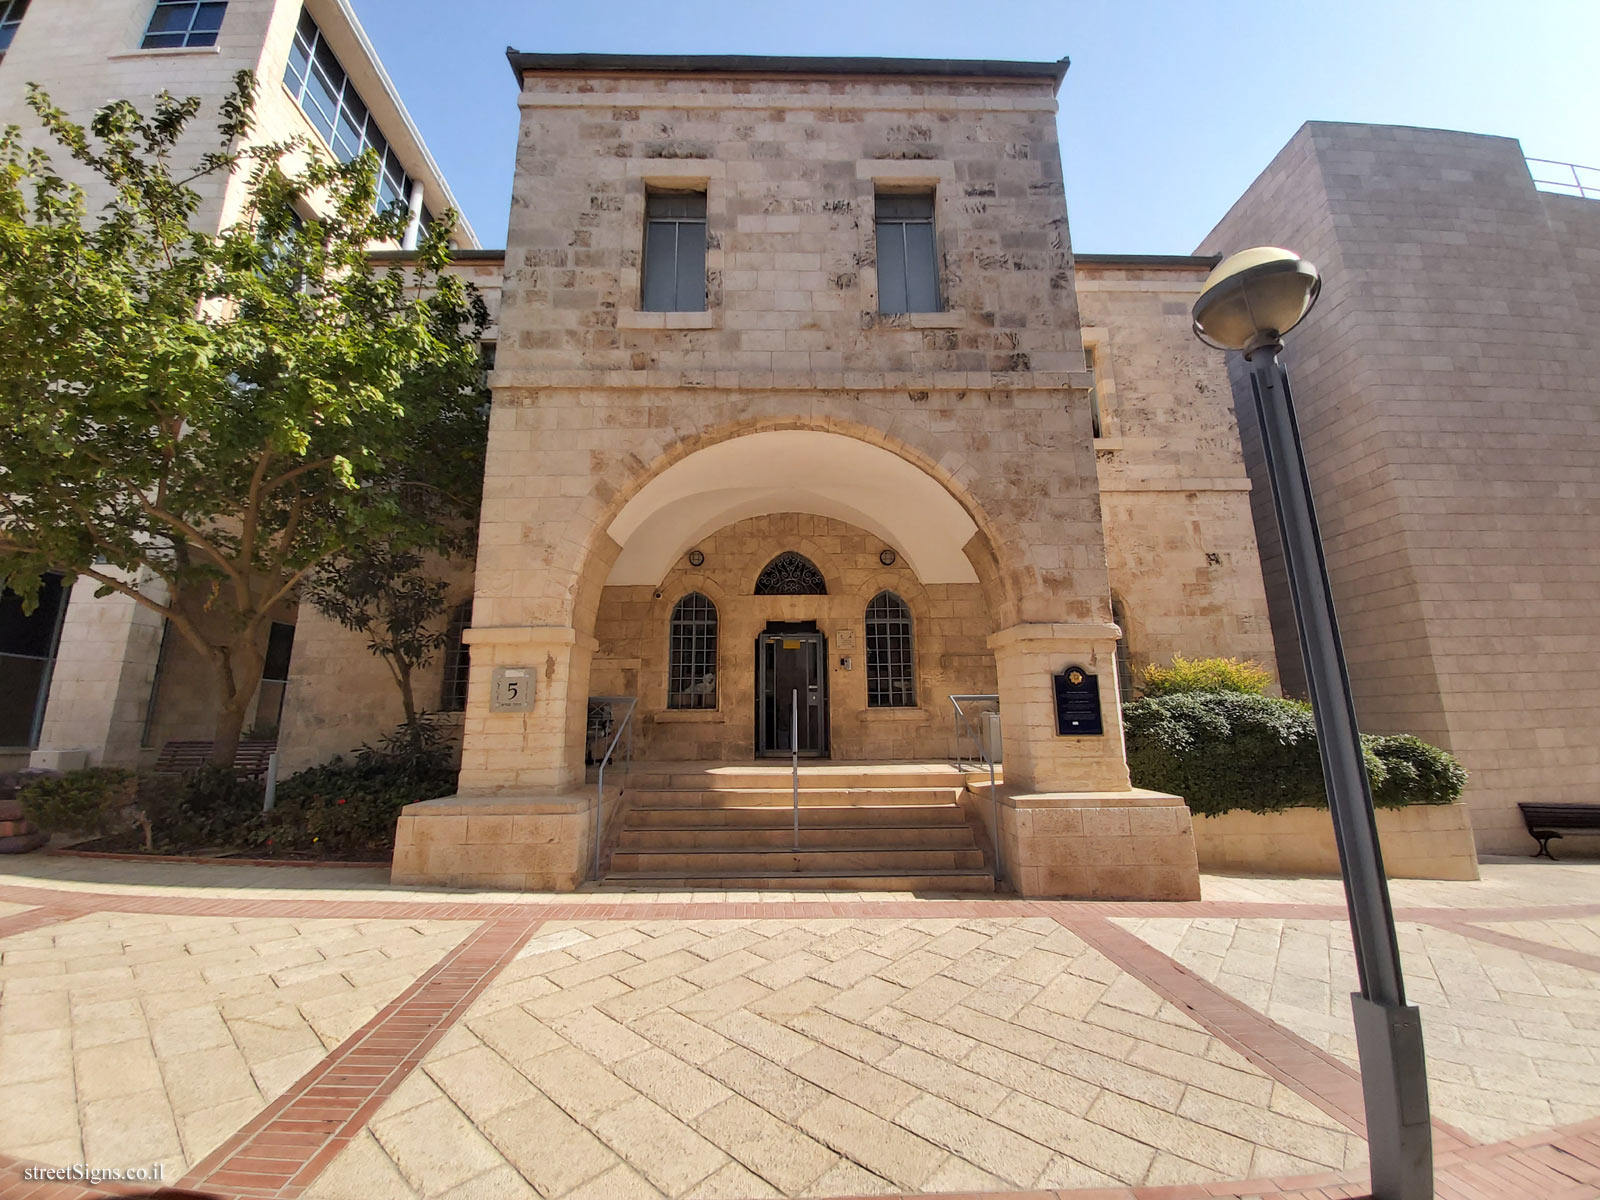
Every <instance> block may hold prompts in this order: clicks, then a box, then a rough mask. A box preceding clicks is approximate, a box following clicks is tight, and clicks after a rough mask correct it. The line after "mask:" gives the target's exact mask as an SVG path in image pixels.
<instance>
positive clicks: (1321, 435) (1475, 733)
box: [1202, 122, 1600, 852]
mask: <svg viewBox="0 0 1600 1200" xmlns="http://www.w3.org/2000/svg"><path fill="white" fill-rule="evenodd" d="M1262 243H1265V244H1279V245H1285V246H1290V247H1293V248H1294V249H1295V250H1296V251H1298V252H1299V253H1301V254H1303V255H1304V256H1305V257H1307V258H1309V259H1311V260H1312V261H1313V262H1315V263H1316V264H1317V265H1318V266H1319V267H1320V268H1321V270H1322V274H1323V281H1324V283H1323V301H1322V303H1321V304H1319V306H1318V307H1317V308H1316V309H1315V310H1314V311H1313V312H1312V314H1311V315H1310V317H1309V318H1308V319H1307V320H1306V321H1305V322H1304V323H1303V324H1302V325H1301V327H1300V328H1298V329H1296V330H1295V331H1294V334H1293V336H1292V337H1291V338H1290V340H1289V344H1288V348H1287V352H1286V355H1285V360H1286V361H1287V363H1288V365H1289V369H1290V372H1291V376H1292V383H1293V387H1294V393H1295V403H1296V406H1297V409H1298V412H1299V419H1300V428H1301V433H1302V436H1303V438H1304V441H1305V450H1306V459H1307V463H1308V467H1309V470H1310V473H1311V482H1312V486H1313V489H1314V491H1315V493H1316V498H1317V508H1318V516H1319V518H1320V520H1321V523H1322V532H1323V539H1324V542H1325V548H1326V552H1327V560H1328V568H1329V572H1330V575H1331V577H1332V581H1333V591H1334V599H1335V603H1336V604H1337V607H1338V614H1339V619H1340V624H1341V630H1342V633H1343V638H1344V645H1345V651H1346V654H1347V656H1348V658H1349V662H1350V674H1351V681H1352V683H1353V685H1354V688H1355V697H1356V708H1357V715H1358V717H1359V718H1360V721H1361V724H1362V727H1363V728H1364V729H1365V730H1367V731H1369V732H1374V733H1391V732H1409V733H1415V734H1417V735H1418V736H1420V737H1422V738H1424V739H1426V740H1428V741H1430V742H1433V743H1435V744H1437V745H1440V746H1443V747H1445V748H1446V749H1448V750H1450V751H1451V752H1452V753H1453V754H1455V755H1456V756H1457V757H1458V758H1459V759H1460V760H1461V762H1462V763H1463V765H1465V766H1466V768H1467V770H1468V771H1469V772H1470V773H1471V780H1470V782H1469V783H1468V785H1467V790H1466V793H1465V795H1464V800H1465V802H1466V804H1467V805H1468V807H1469V809H1470V810H1471V815H1472V826H1473V828H1474V830H1475V831H1476V835H1477V840H1478V848H1479V849H1480V850H1484V851H1495V852H1503V851H1511V852H1525V851H1526V850H1527V849H1528V848H1529V846H1530V845H1531V843H1530V841H1529V840H1528V838H1527V836H1526V834H1525V832H1524V830H1523V827H1522V822H1521V820H1520V818H1519V815H1518V813H1517V809H1516V802H1517V801H1519V800H1543V801H1573V802H1584V803H1592V802H1593V801H1594V798H1595V795H1596V792H1597V789H1600V741H1597V739H1596V738H1595V732H1594V731H1595V728H1596V724H1597V720H1600V607H1597V606H1596V605H1595V603H1594V595H1595V587H1596V583H1597V581H1600V562H1597V559H1596V556H1595V547H1596V545H1600V472H1597V471H1596V469H1595V464H1596V462H1600V385H1597V383H1596V380H1597V379H1600V348H1597V343H1596V341H1595V338H1594V322H1595V317H1596V314H1597V312H1600V307H1597V301H1596V296H1597V291H1596V287H1595V280H1596V277H1597V272H1596V269H1595V264H1596V263H1597V262H1600V205H1596V204H1595V203H1594V201H1593V200H1584V199H1580V198H1577V197H1564V196H1551V195H1545V194H1544V193H1541V192H1539V191H1536V190H1535V188H1534V185H1533V182H1532V179H1531V178H1530V175H1529V171H1528V167H1527V164H1526V163H1525V161H1524V159H1523V156H1522V150H1521V147H1520V146H1519V145H1518V144H1517V143H1516V142H1515V141H1514V140H1511V139H1509V138H1498V137H1485V136H1480V135H1476V134H1466V133H1452V132H1446V131H1442V130H1431V129H1411V128H1400V127H1392V126H1375V125H1337V124H1324V123H1320V122H1317V123H1312V124H1308V125H1306V126H1304V127H1302V128H1301V130H1300V131H1299V132H1298V133H1297V134H1296V135H1295V136H1294V138H1293V139H1292V140H1291V141H1290V142H1289V144H1288V145H1287V146H1285V147H1284V149H1283V150H1282V151H1281V152H1280V153H1279V154H1278V156H1277V158H1275V159H1274V160H1273V162H1272V164H1271V165H1270V166H1268V167H1267V169H1266V170H1265V171H1264V172H1263V173H1262V175H1261V177H1260V178H1259V179H1257V180H1256V182H1255V183H1254V184H1252V185H1251V187H1250V189H1249V190H1248V191H1247V192H1246V193H1245V194H1244V196H1243V197H1242V198H1241V199H1240V200H1239V202H1238V203H1237V204H1236V205H1235V206H1234V207H1233V210H1232V211H1231V212H1229V213H1228V215H1227V216H1226V217H1225V218H1224V219H1223V220H1222V222H1221V223H1220V224H1219V225H1218V226H1217V228H1216V229H1215V230H1214V231H1213V232H1212V233H1211V235H1210V236H1209V237H1207V238H1206V240H1205V241H1204V243H1203V244H1202V249H1203V250H1205V251H1207V252H1216V253H1228V252H1232V251H1235V250H1238V249H1241V248H1243V247H1246V246H1250V245H1257V244H1262ZM1235 382H1236V388H1235V395H1236V397H1237V398H1238V401H1239V403H1240V406H1241V410H1244V411H1248V409H1247V405H1246V399H1245V398H1246V397H1247V396H1248V390H1247V385H1246V384H1245V382H1244V381H1243V379H1242V378H1241V379H1236V381H1235ZM1241 424H1242V426H1243V427H1244V431H1245V438H1244V446H1245V451H1246V457H1247V461H1249V463H1250V467H1251V474H1252V476H1253V477H1254V478H1256V479H1257V480H1258V484H1259V485H1258V487H1257V489H1256V491H1255V492H1254V497H1255V504H1256V526H1257V532H1258V535H1259V537H1260V541H1261V545H1262V550H1263V560H1264V563H1265V566H1266V573H1267V583H1268V587H1269V593H1270V594H1271V596H1272V601H1273V604H1272V608H1273V631H1274V634H1275V637H1276V640H1277V645H1278V657H1279V661H1280V663H1281V664H1282V666H1283V672H1284V677H1285V681H1286V683H1287V684H1288V686H1290V687H1291V689H1294V688H1296V687H1297V685H1298V678H1299V676H1298V664H1299V659H1298V655H1297V653H1296V652H1295V649H1294V646H1295V642H1294V634H1293V624H1292V620H1293V618H1292V612H1291V609H1290V606H1289V603H1288V593H1287V587H1286V583H1285V581H1284V577H1283V574H1282V570H1281V563H1280V561H1279V559H1278V554H1277V539H1276V535H1275V533H1274V526H1273V521H1272V515H1271V509H1270V502H1269V500H1268V498H1267V494H1266V492H1265V487H1264V483H1262V482H1260V481H1261V480H1262V464H1261V461H1260V451H1259V446H1258V444H1257V442H1256V440H1255V438H1254V436H1253V435H1254V431H1253V419H1252V418H1244V419H1242V420H1241Z"/></svg>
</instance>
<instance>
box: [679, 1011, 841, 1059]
mask: <svg viewBox="0 0 1600 1200" xmlns="http://www.w3.org/2000/svg"><path fill="white" fill-rule="evenodd" d="M752 1008H753V1006H752ZM752 1008H743V1009H735V1010H733V1011H732V1012H728V1013H723V1014H722V1015H720V1016H717V1017H715V1018H713V1019H711V1020H709V1021H707V1022H706V1024H707V1025H709V1026H710V1027H711V1028H712V1029H714V1030H716V1031H717V1032H718V1033H720V1034H722V1036H723V1037H725V1038H727V1039H729V1040H730V1041H733V1042H737V1043H738V1044H739V1045H741V1046H743V1047H744V1048H745V1049H747V1050H753V1051H755V1052H756V1053H757V1054H759V1055H761V1057H763V1058H765V1059H768V1060H770V1061H772V1062H775V1063H788V1062H790V1061H792V1060H793V1059H795V1058H798V1057H799V1056H800V1055H802V1054H805V1053H806V1052H807V1051H809V1050H811V1049H812V1048H813V1046H814V1045H815V1043H814V1042H812V1041H811V1039H810V1038H807V1037H804V1036H802V1035H800V1034H798V1033H795V1032H794V1031H793V1030H791V1029H786V1028H784V1027H783V1026H782V1025H779V1024H777V1023H776V1022H774V1021H769V1020H767V1019H766V1018H765V1017H763V1016H761V1015H760V1014H759V1013H756V1012H754V1011H752Z"/></svg>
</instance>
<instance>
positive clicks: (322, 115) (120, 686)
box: [0, 0, 477, 769]
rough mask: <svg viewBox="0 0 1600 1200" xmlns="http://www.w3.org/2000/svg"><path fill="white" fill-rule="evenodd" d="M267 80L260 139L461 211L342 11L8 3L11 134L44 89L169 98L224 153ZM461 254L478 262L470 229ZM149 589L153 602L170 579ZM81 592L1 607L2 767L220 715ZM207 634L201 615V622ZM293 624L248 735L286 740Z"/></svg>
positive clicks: (10, 600)
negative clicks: (297, 143)
mask: <svg viewBox="0 0 1600 1200" xmlns="http://www.w3.org/2000/svg"><path fill="white" fill-rule="evenodd" d="M244 70H249V71H254V72H255V74H256V76H257V79H258V80H259V83H260V87H259V97H258V100H257V106H256V119H257V124H256V130H255V134H254V136H255V137H256V138H257V139H259V140H260V141H263V142H269V141H278V140H282V139H284V138H287V137H290V136H294V135H299V136H302V137H306V138H309V139H310V140H311V143H312V144H313V145H314V146H321V147H324V148H325V149H327V151H328V152H329V153H332V154H337V155H339V156H340V157H342V158H345V159H349V158H353V157H354V156H355V155H356V154H358V153H360V152H361V151H362V150H363V149H368V148H371V149H373V150H375V151H376V152H377V153H378V156H379V158H380V160H381V161H382V163H383V175H382V182H381V184H380V192H381V194H382V199H383V200H384V201H385V202H394V201H403V202H405V203H406V204H408V205H409V206H410V209H411V212H412V215H413V225H412V230H413V232H412V233H411V234H409V235H408V237H414V236H415V230H416V229H417V228H418V227H419V226H420V224H421V223H422V222H424V221H428V220H431V219H432V214H433V213H435V212H443V211H444V210H445V209H447V208H453V207H454V206H455V201H454V199H453V198H452V196H451V194H450V189H449V186H448V185H447V184H446V183H445V180H444V177H443V175H442V174H441V173H440V172H439V168H438V166H437V165H436V164H435V163H434V161H433V157H432V156H431V155H430V154H429V153H428V149H427V146H426V145H424V143H423V141H422V135H421V134H420V133H418V131H417V129H416V126H415V125H414V124H413V123H412V121H411V118H410V116H409V115H408V114H407V113H406V110H405V106H404V105H403V104H402V103H401V102H400V97H399V96H398V95H397V94H396V93H395V90H394V86H393V84H391V83H390V81H389V77H388V76H387V75H386V74H385V73H384V70H383V65H382V64H381V63H380V62H379V61H378V58H377V55H376V53H375V52H374V51H373V49H372V45H371V43H369V42H368V41H367V37H366V34H365V33H363V32H362V29H361V25H360V23H359V22H358V21H357V20H356V18H355V14H354V13H353V12H352V11H351V9H350V6H349V5H348V4H347V3H346V2H345V0H306V3H305V4H304V5H303V6H302V5H301V4H300V3H299V2H298V0H228V2H227V3H205V4H196V3H189V2H187V0H4V2H0V126H5V125H17V126H20V127H21V128H22V129H23V131H24V134H25V136H27V137H29V138H30V139H33V140H36V141H38V140H42V139H43V137H44V135H43V132H42V131H41V130H40V128H39V124H38V121H37V120H36V119H35V117H34V116H33V113H32V112H31V111H30V110H29V108H28V105H27V87H28V84H29V83H38V84H40V85H41V86H43V87H44V89H45V90H46V91H47V92H48V93H49V94H50V97H51V99H52V100H53V101H55V103H56V104H58V105H59V106H60V107H62V108H63V109H65V110H66V111H67V112H68V114H69V115H71V116H72V117H73V118H74V119H76V120H79V121H86V120H87V119H88V118H89V116H90V115H91V114H92V113H93V112H94V110H95V109H97V108H98V107H100V106H101V105H103V104H106V103H108V102H110V101H112V100H117V99H124V98H126V99H132V100H134V101H135V102H137V103H141V104H143V105H144V106H146V107H147V106H148V104H147V102H148V101H149V99H150V98H152V97H153V96H154V95H155V94H156V93H157V92H159V91H161V90H162V89H166V90H168V91H170V92H172V93H173V94H174V95H179V96H197V97H199V98H200V100H201V102H202V107H201V112H202V114H203V117H202V119H200V120H197V121H196V122H195V123H194V125H193V126H191V129H190V132H189V134H188V135H187V137H186V139H185V143H184V144H183V146H182V147H180V151H179V153H180V155H182V154H185V153H186V154H188V155H189V156H190V157H192V158H198V156H199V155H200V154H203V153H205V152H206V151H208V150H212V149H215V147H214V145H213V144H212V142H213V141H214V138H215V119H214V117H215V113H216V111H217V106H218V104H219V103H220V101H221V100H222V99H223V97H225V96H226V95H227V94H228V93H229V91H230V90H231V89H232V87H233V81H234V77H235V75H236V74H237V73H238V72H239V71H244ZM47 148H49V149H51V150H52V158H53V160H54V162H55V164H56V166H57V169H58V170H60V171H61V172H62V174H63V175H65V176H67V177H68V178H69V179H75V180H76V181H77V182H79V183H80V184H83V185H84V186H85V187H87V188H89V204H90V209H91V211H92V210H93V208H94V207H95V205H96V204H97V203H100V202H103V201H104V199H105V197H104V196H102V195H99V194H98V193H97V192H96V191H95V190H94V184H95V182H96V181H95V180H93V179H92V178H91V177H87V176H86V174H85V173H84V172H83V170H82V169H81V168H79V167H78V166H77V164H75V163H73V162H72V161H71V160H70V159H69V158H68V157H67V155H66V154H65V153H63V152H61V151H60V149H59V148H58V147H54V146H49V147H47ZM196 186H197V188H198V189H199V190H200V192H201V196H202V206H201V209H200V212H199V213H198V214H196V218H195V222H196V225H197V226H198V227H201V228H205V229H208V230H216V229H220V228H222V227H224V226H226V225H228V224H231V223H232V222H234V221H235V220H237V219H238V217H239V213H240V210H241V206H242V204H243V197H244V193H245V189H244V186H243V179H242V177H241V176H237V175H236V176H234V177H232V178H230V179H228V180H226V181H224V180H222V179H221V178H219V177H213V178H210V179H205V180H201V181H199V182H198V183H197V185H196ZM454 236H455V238H456V241H457V242H458V244H459V245H461V246H462V247H463V249H464V250H465V249H468V248H471V247H476V246H477V240H476V237H475V236H474V234H473V232H472V229H471V227H470V226H469V225H467V224H466V223H465V222H462V223H461V224H460V225H459V226H458V227H457V229H456V231H455V235H454ZM144 586H146V587H148V588H150V589H155V588H159V587H160V586H161V585H160V582H159V580H154V579H152V580H148V581H145V583H144ZM95 588H96V585H95V583H94V582H93V581H92V580H89V579H87V578H80V579H79V580H78V582H77V583H76V585H74V586H73V587H72V588H71V589H70V593H69V592H68V591H66V590H63V588H62V586H61V581H60V579H59V578H57V577H51V578H47V579H46V580H45V584H44V589H43V593H42V600H43V603H42V605H41V607H40V608H39V610H38V611H36V612H35V613H34V614H32V615H31V616H29V617H24V616H23V615H22V613H21V610H20V606H19V605H18V603H17V600H16V597H15V596H11V595H10V594H7V595H6V596H5V597H4V598H3V599H0V670H3V672H4V678H5V680H6V681H7V683H8V684H9V685H10V686H7V687H4V688H0V768H8V769H9V768H15V767H17V766H23V765H26V764H27V762H28V761H29V760H30V758H31V759H32V760H33V761H34V763H35V764H36V765H46V766H73V765H81V764H82V763H84V762H108V763H137V762H140V761H146V762H148V761H151V760H153V758H154V756H155V755H156V754H157V753H158V752H159V749H160V747H161V745H162V744H163V743H165V742H167V741H169V740H171V739H180V738H204V737H208V736H209V733H210V728H211V717H212V712H213V709H214V701H213V698H212V695H211V684H210V682H209V675H208V674H207V673H206V672H205V671H204V670H202V669H201V663H200V661H199V657H198V652H196V651H195V650H194V649H193V648H192V647H191V646H190V645H189V644H188V643H187V642H186V641H185V640H184V639H183V638H181V637H178V636H175V635H174V636H167V634H166V631H165V630H164V628H163V624H162V621H161V618H160V617H158V616H156V615H155V614H153V613H152V612H151V611H149V610H148V609H145V608H142V607H141V606H140V605H138V604H137V603H136V602H135V601H133V600H131V599H128V598H126V597H122V596H110V597H106V598H104V599H99V600H97V599H95V598H94V592H95ZM195 617H196V619H197V620H199V621H201V622H204V621H205V620H206V619H207V618H206V616H205V614H195ZM295 622H296V611H295V606H294V605H292V604H289V605H284V606H283V608H282V611H281V612H280V613H278V614H276V617H275V620H274V623H273V625H272V627H271V629H270V631H269V633H268V634H267V635H266V636H267V638H268V655H267V664H266V667H265V670H264V673H263V678H262V683H261V687H260V690H259V694H258V696H257V699H256V701H255V704H254V706H253V708H252V711H251V713H250V714H249V715H248V717H247V720H246V729H247V730H252V729H253V730H255V731H256V732H259V733H263V734H271V733H272V732H273V731H275V730H276V729H277V728H278V726H279V723H280V712H281V709H282V705H283V697H284V694H285V690H286V687H287V681H288V676H289V669H290V662H291V661H292V654H291V651H292V648H293V644H294V632H295Z"/></svg>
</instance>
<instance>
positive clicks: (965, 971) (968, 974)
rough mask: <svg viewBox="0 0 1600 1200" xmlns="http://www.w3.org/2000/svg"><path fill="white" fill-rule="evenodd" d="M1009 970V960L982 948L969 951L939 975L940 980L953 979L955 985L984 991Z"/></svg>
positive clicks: (985, 947)
mask: <svg viewBox="0 0 1600 1200" xmlns="http://www.w3.org/2000/svg"><path fill="white" fill-rule="evenodd" d="M935 953H937V951H935ZM1010 969H1011V959H1009V958H1007V957H1006V956H1005V955H1002V954H994V953H991V952H990V951H989V949H988V948H987V946H984V947H981V948H979V949H977V950H969V951H968V952H967V953H966V954H963V955H962V956H961V957H960V958H958V959H956V960H955V961H954V962H952V963H951V964H950V965H949V966H948V967H946V968H945V969H944V970H943V971H941V972H940V973H939V974H940V977H941V978H944V979H953V980H955V981H956V982H957V983H964V984H968V985H970V986H971V987H973V988H977V989H984V988H987V987H989V986H990V985H991V984H992V983H993V982H994V979H995V977H996V976H997V975H1000V974H1001V973H1002V972H1004V971H1008V970H1010Z"/></svg>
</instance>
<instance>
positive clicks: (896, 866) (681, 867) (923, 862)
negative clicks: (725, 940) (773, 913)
mask: <svg viewBox="0 0 1600 1200" xmlns="http://www.w3.org/2000/svg"><path fill="white" fill-rule="evenodd" d="M955 867H968V868H980V869H981V868H982V867H983V852H982V851H981V850H977V849H952V848H939V849H932V850H928V849H923V848H921V847H918V846H914V845H913V846H872V847H870V848H868V849H863V850H832V849H813V848H810V847H801V849H799V850H795V849H793V848H792V847H788V846H783V847H769V848H766V849H730V850H724V849H720V848H715V847H711V848H700V847H696V848H687V849H686V848H682V847H678V848H675V849H670V850H623V849H621V848H618V849H617V850H615V851H613V852H612V855H611V869H612V870H613V871H637V872H642V873H648V874H654V875H683V876H684V877H690V876H694V877H699V876H703V875H724V874H729V873H738V872H747V871H748V872H755V873H757V874H769V873H772V872H775V871H797V872H805V873H811V874H827V875H850V874H856V873H858V872H862V871H886V870H891V869H892V870H896V871H898V872H900V873H902V874H904V873H917V874H920V873H926V872H936V871H948V870H950V869H952V868H955Z"/></svg>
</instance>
